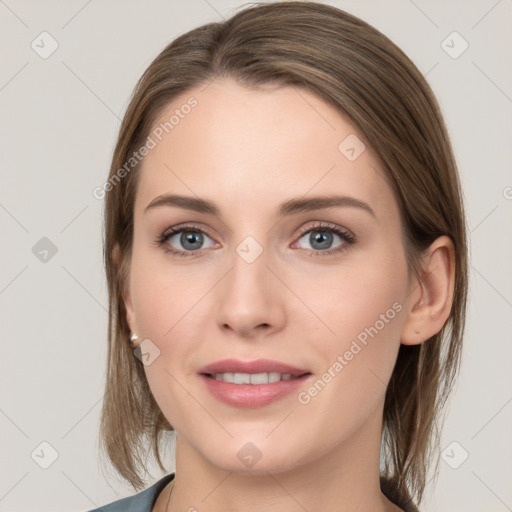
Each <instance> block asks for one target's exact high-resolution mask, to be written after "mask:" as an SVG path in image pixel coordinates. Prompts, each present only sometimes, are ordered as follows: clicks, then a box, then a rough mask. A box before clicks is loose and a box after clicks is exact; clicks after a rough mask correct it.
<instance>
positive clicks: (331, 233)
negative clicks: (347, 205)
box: [299, 224, 355, 256]
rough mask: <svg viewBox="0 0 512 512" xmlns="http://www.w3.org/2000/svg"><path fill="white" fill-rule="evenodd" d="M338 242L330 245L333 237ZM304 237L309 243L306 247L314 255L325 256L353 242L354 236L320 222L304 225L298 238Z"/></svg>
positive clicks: (345, 247) (343, 248)
mask: <svg viewBox="0 0 512 512" xmlns="http://www.w3.org/2000/svg"><path fill="white" fill-rule="evenodd" d="M336 238H338V239H339V240H340V242H339V243H338V245H336V246H335V247H332V244H333V242H334V241H335V239H336ZM302 239H305V240H306V242H307V243H308V244H309V247H306V249H308V250H311V251H313V255H314V256H327V255H330V254H333V253H337V252H340V251H342V250H345V249H347V248H348V246H350V245H353V244H354V243H355V237H354V236H353V235H352V234H351V233H349V232H348V231H346V230H344V229H341V228H339V227H338V226H334V225H330V224H320V225H316V226H313V227H309V228H308V227H306V231H305V232H304V233H303V235H302V236H301V237H300V238H299V240H302Z"/></svg>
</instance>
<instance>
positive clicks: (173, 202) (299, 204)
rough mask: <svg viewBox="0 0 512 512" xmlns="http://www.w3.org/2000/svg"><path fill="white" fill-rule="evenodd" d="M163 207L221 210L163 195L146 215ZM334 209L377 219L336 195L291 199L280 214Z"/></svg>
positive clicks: (358, 202)
mask: <svg viewBox="0 0 512 512" xmlns="http://www.w3.org/2000/svg"><path fill="white" fill-rule="evenodd" d="M162 206H176V207H178V208H184V209H186V210H192V211H195V212H198V213H205V214H208V215H214V216H217V217H220V210H219V208H217V206H216V205H215V204H214V203H212V202H211V201H208V200H207V199H201V198H198V197H190V196H182V195H178V194H163V195H160V196H158V197H155V199H153V200H152V201H151V203H149V204H148V206H146V209H145V210H144V213H146V212H147V211H148V210H151V209H153V208H158V207H162ZM333 207H352V208H360V209H362V210H364V211H366V212H367V213H369V214H370V215H371V216H372V217H374V218H377V217H376V215H375V212H374V211H373V210H372V208H371V207H370V205H369V204H367V203H365V202H364V201H361V200H360V199H356V198H355V197H351V196H335V195H328V196H314V197H308V198H297V199H289V200H288V201H285V202H284V203H282V204H281V205H280V207H279V214H280V215H281V216H283V217H284V216H288V215H293V214H297V213H305V212H312V211H316V210H323V209H326V208H333Z"/></svg>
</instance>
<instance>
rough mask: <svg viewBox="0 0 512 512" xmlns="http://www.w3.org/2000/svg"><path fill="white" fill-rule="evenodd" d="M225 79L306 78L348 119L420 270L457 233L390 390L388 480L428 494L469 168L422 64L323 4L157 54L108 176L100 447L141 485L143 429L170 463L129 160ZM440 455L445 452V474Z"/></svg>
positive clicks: (206, 32) (405, 494) (458, 331)
mask: <svg viewBox="0 0 512 512" xmlns="http://www.w3.org/2000/svg"><path fill="white" fill-rule="evenodd" d="M217 77H230V78H233V79H235V80H237V81H238V82H239V83H240V84H242V85H244V86H246V87H248V88H251V87H252V88H257V87H258V86H263V85H265V84H273V85H277V86H281V85H282V86H287V85H288V86H295V87H298V88H303V89H306V90H309V91H310V92H312V93H314V94H316V95H317V96H318V97H320V98H322V99H323V100H324V101H326V102H327V103H328V104H330V105H332V106H333V107H334V108H336V109H337V110H338V111H339V112H340V113H341V114H342V115H344V116H346V117H347V118H348V119H350V121H352V123H353V124H354V125H355V126H356V127H357V128H358V130H359V131H360V133H361V134H362V135H363V136H364V137H365V142H367V143H368V144H369V145H370V146H371V147H372V148H373V150H374V151H375V153H376V154H377V156H378V158H379V159H380V162H381V164H382V166H383V168H384V169H385V171H386V173H387V175H388V177H389V179H390V182H391V184H392V186H393V188H394V191H395V195H396V199H397V202H398V204H399V207H400V211H401V216H402V223H403V226H404V232H405V235H404V247H405V250H406V254H407V261H408V264H409V270H410V271H411V270H413V271H414V272H416V273H417V272H418V270H419V268H420V263H421V256H422V254H423V251H424V250H425V249H427V248H428V247H429V245H430V244H431V243H432V242H433V241H434V240H435V239H436V238H437V237H439V236H441V235H447V236H448V237H449V238H450V239H451V240H452V242H453V244H454V249H455V289H454V296H453V305H452V309H451V312H450V316H449V318H448V320H447V322H446V324H445V325H444V327H443V329H442V330H441V331H440V332H439V333H438V334H436V335H435V336H432V337H431V338H430V339H428V340H426V341H425V342H424V343H421V344H419V345H407V346H406V345H403V344H401V345H400V349H399V353H398V358H397V362H396V366H395V368H394V371H393V374H392V376H391V380H390V382H389V385H388V388H387V391H386V398H385V406H384V418H383V436H382V450H383V461H384V467H383V468H382V471H381V489H382V490H383V492H385V494H386V495H387V496H388V497H389V498H390V499H391V500H392V501H395V502H396V503H398V502H401V503H405V502H406V501H408V500H409V501H412V497H415V499H416V501H417V502H418V503H419V502H420V501H421V499H422V496H423V493H424V490H425V485H426V483H425V482H426V477H427V472H428V469H429V466H430V462H431V459H432V458H433V455H434V454H436V453H437V454H438V450H437V448H438V444H439V428H440V424H441V411H442V408H443V407H444V405H445V402H446V399H447V397H448V395H449V393H450V391H451V389H452V386H453V382H454V379H455V377H456V374H457V372H458V369H459V364H460V352H461V345H462V338H463V332H464V324H465V314H466V299H467V287H468V282H467V247H466V222H465V218H464V208H463V199H462V193H461V187H460V183H459V177H458V174H457V168H456V164H455V161H454V157H453V154H452V149H451V145H450V141H449V138H448V134H447V131H446V128H445V125H444V122H443V119H442V116H441V113H440V110H439V107H438V104H437V102H436V99H435V97H434V95H433V93H432V91H431V89H430V87H429V86H428V84H427V82H426V81H425V79H424V77H423V76H422V74H421V73H420V72H419V70H418V69H417V68H416V66H415V65H414V64H413V63H412V62H411V61H410V60H409V58H408V57H407V56H406V55H405V54H404V53H403V52H402V51H401V50H400V49H399V48H398V47H397V46H395V44H393V43H392V42H391V41H390V40H389V39H388V38H387V37H386V36H384V35H383V34H381V33H380V32H379V31H377V30H376V29H374V28H373V27H371V26H370V25H368V24H367V23H365V22H363V21H361V20H360V19H358V18H356V17H354V16H352V15H350V14H347V13H345V12H343V11H341V10H339V9H337V8H334V7H330V6H328V5H323V4H319V3H314V2H294V1H291V2H277V3H271V4H261V5H258V4H257V5H253V6H250V7H248V8H245V9H244V10H241V11H240V12H238V13H236V14H235V15H233V16H232V17H231V18H230V19H228V20H226V21H224V22H222V23H210V24H207V25H204V26H201V27H199V28H196V29H194V30H191V31H190V32H187V33H186V34H183V35H181V36H180V37H178V38H177V39H175V40H174V41H173V42H172V43H171V44H169V45H168V46H167V47H166V48H165V49H164V50H163V51H162V52H161V53H160V54H159V55H158V56H157V57H156V59H155V60H154V61H153V62H152V63H151V65H150V66H149V67H148V68H147V70H146V71H145V72H144V74H143V76H142V77H141V78H140V80H139V82H138V84H137V86H136V88H135V91H134V94H133V96H132V98H131V101H130V104H129V106H128V108H127V111H126V113H125V116H124V119H123V122H122V125H121V128H120V133H119V138H118V141H117V144H116V147H115V150H114V154H113V159H112V165H111V169H110V175H109V182H108V183H109V186H108V187H105V191H106V192H107V193H106V199H105V219H104V220H105V232H104V260H105V268H106V276H107V281H108V293H109V326H108V329H109V330H108V343H109V345H108V366H107V376H106V390H105V397H104V402H103V409H102V416H101V432H100V441H101V442H100V446H101V448H102V449H104V450H105V451H106V454H107V456H108V458H109V459H110V460H111V462H112V463H113V465H114V467H115V468H116V470H117V471H118V472H119V473H120V475H122V477H123V478H125V479H126V480H128V481H129V482H130V483H131V485H132V486H133V488H134V489H140V488H141V487H143V486H144V480H143V479H142V478H141V477H140V474H139V471H140V470H141V469H144V470H146V471H147V469H146V468H147V466H146V464H145V458H144V456H145V454H146V452H147V447H146V446H145V445H146V442H147V441H149V442H150V443H151V447H152V453H153V455H154V456H155V458H156V461H157V462H158V464H159V466H160V467H161V469H162V470H165V468H164V466H163V465H162V462H161V459H160V448H161V441H162V438H161V436H162V435H163V434H164V433H165V432H168V431H170V430H172V426H171V425H170V424H169V422H168V421H167V420H166V418H165V417H164V415H163V414H162V412H161V410H160V408H159V407H158V405H157V403H156V401H155V400H154V398H153V395H152V394H151V391H150V388H149V385H148V383H147V380H146V378H145V374H144V369H143V365H142V363H141V362H140V361H139V360H138V359H137V358H135V357H134V356H133V352H132V349H131V348H130V346H129V343H128V338H129V335H130V330H129V327H128V324H127V321H126V310H125V306H124V302H123V296H122V292H123V287H124V285H125V282H126V279H127V275H128V270H129V265H130V254H131V248H132V239H133V209H134V200H135V192H136V188H137V176H138V172H137V171H138V169H139V167H140V165H135V166H134V167H133V169H132V170H130V171H129V172H126V173H123V175H122V179H120V178H119V176H120V174H119V170H120V169H121V168H123V166H125V169H126V162H127V161H129V160H130V158H131V157H132V155H133V153H134V151H136V150H137V148H140V147H141V146H142V145H143V144H144V141H145V140H146V139H147V137H148V135H149V134H150V131H151V129H152V127H153V125H154V123H155V121H156V119H157V118H158V117H159V116H160V114H161V113H162V111H163V109H165V108H166V107H167V106H168V105H169V103H170V102H171V101H172V100H173V99H174V98H175V97H177V96H178V95H180V94H182V93H184V92H186V91H188V90H189V89H191V88H192V87H195V86H199V85H202V84H206V83H208V82H209V81H210V80H213V79H215V78H217ZM116 176H117V182H116V181H113V179H114V178H116ZM434 449H435V450H434ZM148 453H149V452H148ZM438 464H439V457H437V458H436V466H435V467H436V475H437V472H438Z"/></svg>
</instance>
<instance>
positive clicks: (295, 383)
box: [199, 359, 312, 408]
mask: <svg viewBox="0 0 512 512" xmlns="http://www.w3.org/2000/svg"><path fill="white" fill-rule="evenodd" d="M270 372H277V373H281V374H283V373H289V374H291V375H293V376H294V377H295V378H294V379H291V380H280V381H278V382H272V383H268V384H257V385H255V384H232V383H230V382H224V381H220V380H216V379H215V378H214V377H212V375H214V374H216V373H270ZM199 376H200V378H201V380H202V381H203V382H204V383H205V386H206V388H207V389H208V390H209V392H210V393H211V394H212V395H213V396H214V397H215V398H217V399H218V400H220V401H222V402H224V403H226V404H228V405H232V406H235V407H242V408H257V407H263V406H265V405H268V404H270V403H272V402H274V401H276V400H279V399H280V398H283V397H284V396H286V395H288V394H290V393H292V392H293V391H296V390H297V388H299V387H301V386H302V385H304V382H305V381H306V380H310V378H311V377H312V374H311V373H310V372H308V371H307V370H301V369H299V368H296V367H294V366H290V365H288V364H285V363H281V362H279V361H272V360H270V359H258V360H255V361H239V360H236V359H224V360H222V361H217V362H215V363H212V364H209V365H207V366H205V367H203V368H201V369H200V370H199Z"/></svg>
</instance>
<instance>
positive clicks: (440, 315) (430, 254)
mask: <svg viewBox="0 0 512 512" xmlns="http://www.w3.org/2000/svg"><path fill="white" fill-rule="evenodd" d="M454 286H455V255H454V248H453V243H452V241H451V239H450V238H449V237H447V236H441V237H439V238H437V239H436V240H435V241H434V242H433V243H432V244H431V246H430V247H429V249H428V251H427V254H426V256H425V257H424V259H423V266H422V271H421V274H420V276H419V279H418V278H416V279H415V281H414V282H413V284H412V288H411V290H412V291H410V293H409V296H410V298H411V300H410V308H409V310H408V312H407V317H406V319H405V322H404V325H403V327H402V333H401V342H402V343H403V344H404V345H418V344H420V343H423V342H424V341H426V340H428V339H429V338H431V337H432V336H434V335H435V334H437V333H438V332H439V331H440V330H441V329H442V328H443V326H444V324H445V323H446V320H447V319H448V317H449V315H450V311H451V307H452V302H453V291H454Z"/></svg>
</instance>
